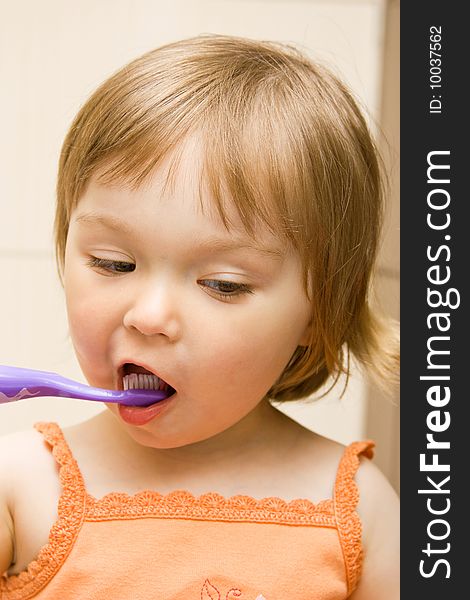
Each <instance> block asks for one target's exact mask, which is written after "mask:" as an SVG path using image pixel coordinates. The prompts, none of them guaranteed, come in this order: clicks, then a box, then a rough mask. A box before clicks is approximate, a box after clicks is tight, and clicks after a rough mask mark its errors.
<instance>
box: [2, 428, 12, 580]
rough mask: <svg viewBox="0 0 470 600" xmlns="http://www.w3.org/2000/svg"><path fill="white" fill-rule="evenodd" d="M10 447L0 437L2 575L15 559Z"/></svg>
mask: <svg viewBox="0 0 470 600" xmlns="http://www.w3.org/2000/svg"><path fill="white" fill-rule="evenodd" d="M8 450H9V449H8V448H7V444H6V443H5V438H0V575H1V574H3V573H4V572H5V571H6V570H7V569H8V567H9V566H10V565H11V563H12V561H13V519H12V516H11V511H10V507H9V500H10V499H9V485H8V482H9V477H8V473H9V471H10V469H11V467H10V468H9V465H8V459H7V457H8V455H9V452H8Z"/></svg>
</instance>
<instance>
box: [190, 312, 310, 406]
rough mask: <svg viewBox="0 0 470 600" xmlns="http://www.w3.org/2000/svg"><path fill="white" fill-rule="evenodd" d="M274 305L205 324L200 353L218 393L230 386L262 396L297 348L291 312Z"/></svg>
mask: <svg viewBox="0 0 470 600" xmlns="http://www.w3.org/2000/svg"><path fill="white" fill-rule="evenodd" d="M276 308H277V310H269V309H266V308H265V309H264V310H263V311H260V312H256V313H255V314H250V315H249V316H247V315H244V318H241V317H240V318H233V319H230V320H229V319H227V318H225V319H223V320H221V322H220V323H219V322H218V321H212V323H211V328H210V329H208V328H207V324H206V326H205V331H206V333H207V336H204V343H203V344H201V348H200V352H202V353H203V354H204V359H203V361H202V362H203V363H204V364H205V365H207V369H206V373H205V375H206V378H207V380H211V381H212V383H213V384H215V388H217V392H218V393H222V392H225V393H230V391H231V390H232V389H233V390H234V391H236V392H237V393H242V394H243V395H250V396H251V395H252V394H255V395H259V396H260V397H262V396H264V394H265V393H266V392H267V391H268V390H269V388H270V387H271V386H272V385H273V383H274V382H275V381H276V380H277V378H278V377H279V376H280V374H281V373H282V371H283V370H284V368H285V366H286V365H287V363H288V361H289V359H290V358H291V356H292V354H293V352H294V351H295V349H296V348H297V345H298V344H297V342H298V338H299V335H300V329H299V325H298V324H296V323H293V322H292V319H291V318H290V314H291V313H289V312H288V311H285V312H280V311H279V306H277V307H276ZM296 325H297V329H296ZM302 325H303V322H302ZM201 331H204V329H201ZM202 341H203V340H201V342H202ZM199 357H200V358H202V357H201V354H200V353H199ZM202 375H203V377H204V374H203V373H202ZM215 388H214V390H215Z"/></svg>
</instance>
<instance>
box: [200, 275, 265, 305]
mask: <svg viewBox="0 0 470 600" xmlns="http://www.w3.org/2000/svg"><path fill="white" fill-rule="evenodd" d="M198 284H199V285H202V286H203V287H206V288H209V289H210V291H211V292H212V293H215V295H216V296H218V297H219V298H220V299H221V300H229V301H230V300H231V299H232V298H236V297H237V296H241V295H242V294H252V293H253V290H252V289H251V287H250V286H249V285H247V284H246V283H235V282H234V281H223V280H220V279H199V280H198Z"/></svg>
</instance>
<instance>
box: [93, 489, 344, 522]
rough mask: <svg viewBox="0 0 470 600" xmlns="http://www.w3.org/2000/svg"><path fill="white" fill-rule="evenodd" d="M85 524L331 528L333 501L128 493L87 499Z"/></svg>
mask: <svg viewBox="0 0 470 600" xmlns="http://www.w3.org/2000/svg"><path fill="white" fill-rule="evenodd" d="M87 506H88V509H87V515H86V520H87V521H108V520H115V519H132V518H135V519H138V518H142V517H156V518H159V519H191V520H203V521H237V522H250V523H251V522H255V523H256V522H258V523H277V524H282V525H304V526H308V525H316V526H323V527H335V526H336V523H335V516H334V509H333V500H331V499H329V500H323V501H321V502H319V503H318V504H313V503H312V502H311V501H310V500H302V499H298V500H292V501H290V502H286V501H285V500H282V499H281V498H262V499H261V500H256V499H255V498H253V497H251V496H241V495H238V496H232V497H230V498H226V497H224V496H221V495H220V494H217V493H208V494H203V495H201V496H194V495H193V494H191V493H190V492H187V491H175V492H170V493H169V494H166V495H163V494H159V493H158V492H154V491H144V492H138V493H137V494H135V495H133V496H130V495H128V494H119V493H112V494H107V495H106V496H104V497H103V498H101V499H100V500H96V499H95V498H93V497H92V496H90V495H88V497H87Z"/></svg>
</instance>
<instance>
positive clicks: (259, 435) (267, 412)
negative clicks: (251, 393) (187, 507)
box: [96, 400, 287, 473]
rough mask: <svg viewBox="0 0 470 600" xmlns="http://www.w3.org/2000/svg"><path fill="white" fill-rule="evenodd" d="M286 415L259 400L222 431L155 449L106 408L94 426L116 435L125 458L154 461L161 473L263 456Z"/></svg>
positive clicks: (234, 464) (276, 438) (275, 445)
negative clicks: (135, 436) (138, 439)
mask: <svg viewBox="0 0 470 600" xmlns="http://www.w3.org/2000/svg"><path fill="white" fill-rule="evenodd" d="M286 419H287V417H286V416H285V415H283V414H282V413H280V412H279V411H278V410H276V409H275V408H273V407H272V406H271V404H270V403H269V402H268V401H267V400H262V401H261V402H260V403H259V404H258V405H257V406H256V408H255V409H254V410H252V411H251V412H250V413H248V415H246V416H245V417H244V418H243V419H241V420H240V421H239V422H238V423H235V424H234V425H232V427H229V428H228V429H226V430H225V431H222V432H221V433H219V434H217V435H215V436H213V437H211V438H208V439H206V440H202V441H200V442H196V443H194V444H188V445H186V446H182V447H179V448H169V449H156V448H149V447H146V446H142V445H140V444H138V443H137V442H135V441H134V440H133V439H132V438H131V437H130V436H129V435H128V434H127V433H126V432H125V431H123V430H122V429H121V428H120V427H119V426H117V422H116V419H115V418H114V417H113V415H112V414H111V413H110V412H109V411H105V412H104V413H101V414H100V415H98V416H97V417H96V420H97V422H96V426H97V428H98V429H99V431H100V432H101V435H102V433H103V430H104V428H106V429H107V431H108V432H109V434H110V435H111V436H112V437H114V439H116V436H118V437H119V439H118V440H117V441H118V446H119V448H120V449H121V451H122V454H123V456H126V461H127V462H128V461H129V459H130V457H131V456H134V457H135V458H136V460H138V461H145V462H146V463H147V464H149V463H150V464H153V465H154V468H157V469H158V471H159V472H160V473H162V472H164V471H167V472H168V473H172V472H174V471H175V470H178V471H180V472H182V471H184V470H188V471H194V470H199V471H200V470H205V469H209V470H210V469H214V467H216V466H220V467H224V468H226V469H230V468H231V467H232V468H237V467H238V466H239V465H240V464H242V463H243V464H245V465H246V464H247V463H246V461H249V460H254V459H256V460H262V457H263V456H267V454H269V455H270V458H272V454H273V453H275V452H276V449H277V448H279V444H278V441H279V439H280V436H281V432H284V433H285V428H284V425H285V420H286Z"/></svg>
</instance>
